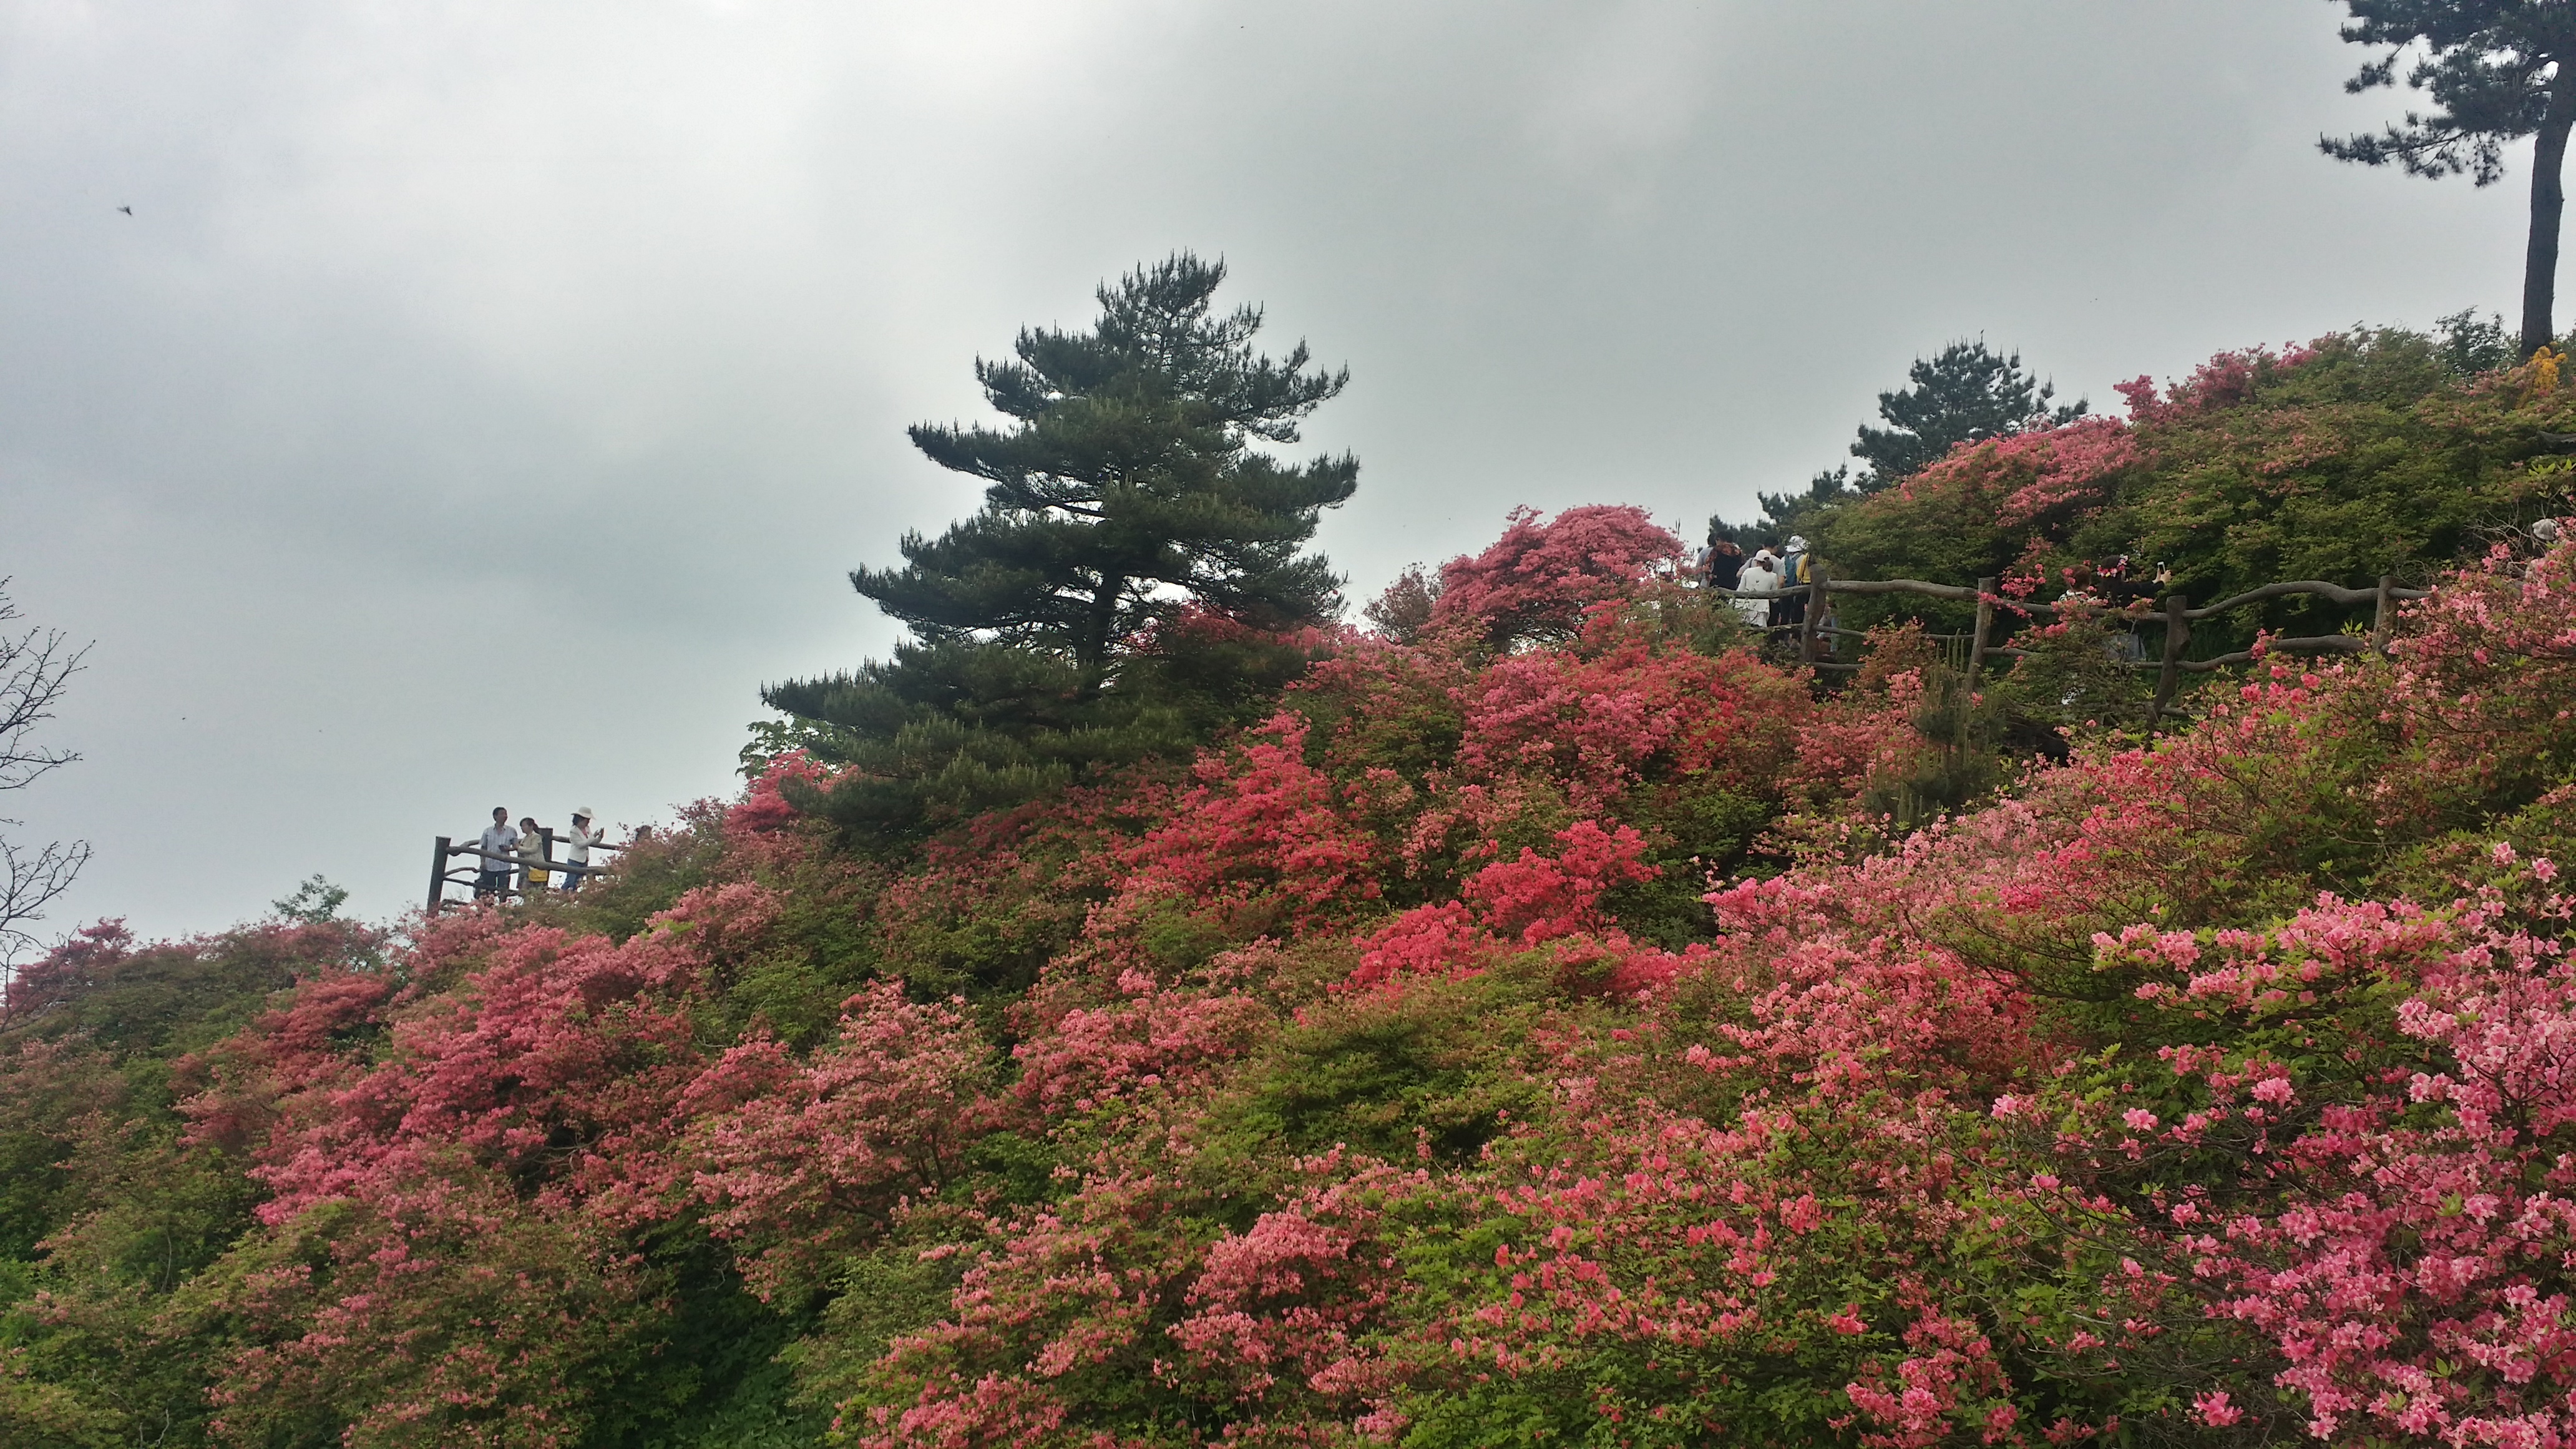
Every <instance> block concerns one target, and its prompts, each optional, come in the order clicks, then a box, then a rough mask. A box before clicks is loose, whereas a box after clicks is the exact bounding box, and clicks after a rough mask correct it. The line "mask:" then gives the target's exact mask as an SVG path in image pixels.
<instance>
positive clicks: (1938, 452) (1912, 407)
mask: <svg viewBox="0 0 2576 1449" xmlns="http://www.w3.org/2000/svg"><path fill="white" fill-rule="evenodd" d="M1906 380H1907V381H1908V382H1909V383H1911V384H1912V385H1911V386H1909V387H1906V388H1903V389H1901V390H1899V391H1896V392H1883V393H1880V394H1879V395H1878V415H1879V417H1880V418H1882V419H1884V420H1885V421H1886V423H1887V426H1886V427H1883V428H1873V427H1871V426H1869V425H1868V424H1867V423H1863V424H1862V425H1861V428H1860V438H1859V440H1858V441H1857V442H1854V443H1853V444H1852V446H1851V451H1852V456H1853V457H1855V458H1858V459H1860V460H1861V461H1862V462H1863V463H1866V464H1868V465H1869V471H1867V472H1865V473H1863V474H1861V475H1860V477H1859V479H1858V480H1857V482H1856V485H1855V486H1857V487H1858V488H1859V490H1860V491H1861V492H1863V493H1876V492H1878V491H1880V490H1881V489H1884V488H1891V487H1894V486H1895V485H1896V484H1897V483H1898V482H1899V481H1901V480H1903V479H1905V478H1908V477H1911V476H1912V475H1914V474H1916V473H1919V472H1921V471H1922V470H1923V469H1924V468H1925V467H1926V466H1928V465H1929V464H1932V463H1934V462H1937V461H1939V460H1940V458H1941V457H1942V456H1943V455H1944V454H1946V453H1948V452H1949V451H1950V449H1951V448H1952V447H1954V446H1956V445H1957V444H1960V443H1964V442H1970V441H1973V440H1975V439H1978V438H2000V437H2005V436H2008V435H2010V434H2013V433H2018V432H2021V431H2023V430H2025V429H2028V428H2034V427H2041V428H2047V427H2057V426H2060V425H2062V424H2065V423H2070V422H2073V421H2074V420H2075V419H2077V418H2079V417H2082V416H2083V415H2084V411H2085V404H2084V402H2083V401H2082V400H2080V399H2079V400H2077V401H2075V402H2073V403H2068V404H2064V405H2062V406H2059V407H2056V408H2051V407H2050V406H2049V401H2050V399H2052V398H2054V397H2055V396H2056V395H2057V389H2056V387H2055V385H2054V384H2051V383H2046V382H2041V381H2039V380H2037V379H2035V378H2033V377H2032V376H2031V375H2030V374H2028V373H2026V372H2024V371H2022V369H2021V354H2020V353H2018V352H2016V353H2014V354H2012V355H2011V356H2009V357H1997V356H1996V355H1995V354H1994V353H1992V352H1990V351H1988V350H1987V349H1986V342H1985V339H1984V338H1982V337H1980V338H1978V339H1977V340H1976V341H1974V342H1953V343H1951V344H1950V345H1949V346H1947V347H1944V348H1942V349H1941V351H1940V352H1939V353H1938V354H1936V355H1934V356H1933V357H1931V358H1928V359H1926V358H1920V357H1918V358H1916V359H1914V365H1913V366H1912V367H1911V368H1909V369H1907V370H1906ZM1811 491H1812V490H1811Z"/></svg>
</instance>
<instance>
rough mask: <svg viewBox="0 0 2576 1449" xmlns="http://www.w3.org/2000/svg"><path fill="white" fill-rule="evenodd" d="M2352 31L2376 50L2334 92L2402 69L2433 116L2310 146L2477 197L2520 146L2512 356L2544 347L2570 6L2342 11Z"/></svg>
mask: <svg viewBox="0 0 2576 1449" xmlns="http://www.w3.org/2000/svg"><path fill="white" fill-rule="evenodd" d="M2345 3H2346V5H2347V7H2348V8H2349V9H2350V11H2351V13H2352V23H2351V24H2349V25H2346V26H2345V27H2343V38H2344V39H2346V40H2348V41H2350V42H2352V43H2353V44H2355V45H2385V46H2387V47H2388V53H2387V54H2385V55H2383V56H2381V57H2380V58H2379V59H2377V60H2374V61H2370V62H2368V63H2366V64H2364V65H2363V66H2362V67H2361V69H2360V71H2359V72H2358V73H2357V74H2355V75H2354V76H2353V78H2352V79H2351V80H2348V81H2346V82H2344V89H2345V90H2347V91H2350V92H2353V93H2354V94H2360V93H2362V92H2364V91H2370V90H2375V89H2377V88H2379V87H2381V86H2394V85H2396V84H2397V67H2398V64H2399V62H2401V61H2405V60H2408V59H2409V58H2410V57H2411V58H2412V60H2413V64H2411V65H2409V66H2408V67H2407V71H2406V86H2407V88H2408V89H2410V90H2416V91H2422V92H2424V93H2425V94H2426V95H2428V96H2430V97H2431V98H2432V101H2433V107H2434V108H2433V109H2432V110H2430V111H2420V112H2419V111H2408V112H2407V113H2406V120H2405V123H2404V124H2403V125H2391V126H2389V127H2387V128H2386V129H2384V130H2382V131H2381V132H2380V133H2379V134H2378V135H2375V136H2371V135H2362V136H2344V137H2340V138H2338V137H2334V136H2326V137H2321V138H2319V140H2318V142H2317V144H2318V146H2319V147H2320V148H2321V149H2322V150H2324V152H2325V153H2326V154H2327V155H2329V156H2332V157H2334V158H2335V159H2336V160H2338V161H2357V162H2359V163H2361V164H2362V165H2365V166H2386V165H2388V164H2390V163H2391V162H2394V163H2396V164H2397V165H2399V166H2402V167H2404V168H2405V169H2406V170H2407V171H2408V172H2410V173H2412V174H2414V175H2417V176H2430V177H2443V176H2457V175H2460V174H2462V173H2466V174H2467V176H2468V177H2469V179H2470V180H2471V181H2473V182H2475V183H2477V184H2478V185H2480V186H2492V185H2494V184H2495V183H2496V182H2498V181H2501V180H2503V179H2504V148H2505V146H2506V145H2507V144H2508V143H2510V142H2513V141H2517V140H2520V139H2521V138H2522V137H2524V136H2529V137H2532V138H2533V141H2532V151H2531V205H2530V215H2531V224H2530V229H2529V230H2528V232H2527V233H2526V234H2525V237H2524V250H2523V263H2522V355H2523V356H2525V357H2529V356H2530V355H2531V354H2533V353H2535V352H2538V351H2539V350H2540V349H2541V348H2542V347H2543V346H2545V345H2547V343H2548V342H2549V340H2550V338H2551V337H2552V336H2553V335H2554V332H2553V330H2552V329H2553V327H2554V325H2555V324H2554V321H2553V317H2552V313H2553V311H2554V310H2555V308H2556V305H2557V296H2558V228H2559V221H2560V219H2561V216H2562V214H2563V213H2564V212H2565V211H2566V209H2567V192H2566V188H2565V185H2564V181H2563V178H2562V176H2561V172H2562V171H2563V170H2564V169H2565V166H2566V162H2567V138H2568V134H2569V132H2570V131H2571V129H2576V72H2571V70H2570V67H2571V66H2576V5H2570V4H2568V3H2567V0H2345Z"/></svg>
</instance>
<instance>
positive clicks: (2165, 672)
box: [2147, 594, 2191, 730]
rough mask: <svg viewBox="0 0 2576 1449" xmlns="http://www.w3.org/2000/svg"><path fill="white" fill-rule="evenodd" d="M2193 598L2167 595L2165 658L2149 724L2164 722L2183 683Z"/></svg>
mask: <svg viewBox="0 0 2576 1449" xmlns="http://www.w3.org/2000/svg"><path fill="white" fill-rule="evenodd" d="M2190 612H2191V600H2190V599H2189V598H2188V597H2186V596H2184V595H2182V594H2167V595H2165V662H2164V667H2163V668H2162V669H2159V670H2157V671H2156V699H2155V703H2153V704H2150V705H2148V706H2147V728H2148V729H2150V730H2152V729H2154V728H2155V727H2156V726H2158V725H2160V724H2162V723H2164V718H2165V704H2166V702H2167V701H2169V700H2171V699H2172V698H2173V696H2174V690H2175V689H2176V688H2177V687H2179V686H2180V685H2181V683H2182V651H2183V646H2184V645H2186V644H2189V643H2190V642H2191V620H2190V619H2189V618H2187V617H2185V616H2186V615H2188V614H2190Z"/></svg>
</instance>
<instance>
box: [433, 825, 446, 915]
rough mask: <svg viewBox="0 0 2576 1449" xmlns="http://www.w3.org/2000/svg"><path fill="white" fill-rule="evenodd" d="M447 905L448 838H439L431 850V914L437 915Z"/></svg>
mask: <svg viewBox="0 0 2576 1449" xmlns="http://www.w3.org/2000/svg"><path fill="white" fill-rule="evenodd" d="M446 904H447V837H446V836H444V835H442V836H440V837H438V841H437V843H436V844H433V845H432V846H430V848H429V914H431V915H433V916H434V915H437V914H438V912H439V908H440V907H441V906H444V905H446Z"/></svg>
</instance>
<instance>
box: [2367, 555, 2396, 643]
mask: <svg viewBox="0 0 2576 1449" xmlns="http://www.w3.org/2000/svg"><path fill="white" fill-rule="evenodd" d="M2396 591H2397V575H2395V574H2381V575H2380V576H2379V607H2378V609H2377V610H2375V611H2374V612H2373V613H2372V614H2371V616H2370V648H2371V652H2373V653H2375V654H2385V653H2387V652H2388V626H2389V623H2390V620H2389V617H2388V616H2389V614H2391V613H2392V612H2394V611H2395V608H2396V604H2397V600H2396V599H2395V598H2394V597H2393V595H2394V594H2395V593H2396Z"/></svg>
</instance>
